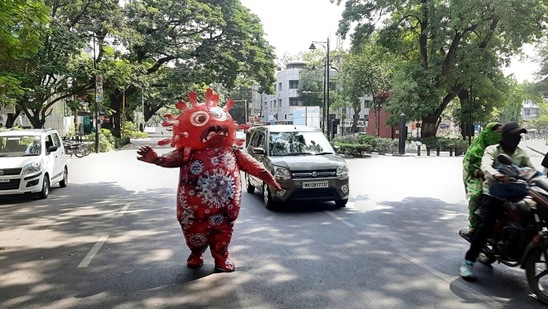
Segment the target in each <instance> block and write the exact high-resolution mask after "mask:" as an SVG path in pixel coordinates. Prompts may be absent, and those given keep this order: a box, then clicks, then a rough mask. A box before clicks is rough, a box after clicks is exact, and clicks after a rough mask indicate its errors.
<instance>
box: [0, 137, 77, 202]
mask: <svg viewBox="0 0 548 309" xmlns="http://www.w3.org/2000/svg"><path fill="white" fill-rule="evenodd" d="M55 184H59V185H60V186H61V187H66V186H67V184H68V167H67V159H66V156H65V148H64V147H63V142H62V141H61V138H60V137H59V133H57V131H55V130H53V129H31V130H10V131H4V132H0V195H12V194H26V193H32V194H37V195H38V197H39V198H46V197H48V195H49V189H50V187H51V186H52V185H55Z"/></svg>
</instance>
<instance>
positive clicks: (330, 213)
mask: <svg viewBox="0 0 548 309" xmlns="http://www.w3.org/2000/svg"><path fill="white" fill-rule="evenodd" d="M325 212H326V213H327V214H328V215H330V216H331V217H333V218H335V219H337V220H339V221H341V222H342V223H344V224H345V225H346V226H348V227H352V228H355V227H356V226H355V225H354V224H352V223H350V222H348V221H346V220H345V219H343V218H341V217H339V216H337V215H336V214H334V213H333V212H332V211H330V210H326V211H325Z"/></svg>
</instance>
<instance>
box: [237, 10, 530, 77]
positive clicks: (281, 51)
mask: <svg viewBox="0 0 548 309" xmlns="http://www.w3.org/2000/svg"><path fill="white" fill-rule="evenodd" d="M240 1H241V3H242V4H243V5H244V6H246V7H247V8H249V9H250V11H251V12H252V13H253V14H255V15H257V16H259V18H260V19H261V23H262V24H263V30H264V32H265V35H266V39H267V40H268V41H269V42H270V45H272V46H274V48H275V51H276V55H277V57H278V58H282V57H283V56H284V55H285V54H288V55H290V56H295V55H297V54H299V53H300V52H306V51H307V50H308V47H309V46H310V44H311V43H312V41H318V42H326V41H327V38H328V37H329V40H330V44H329V45H330V50H334V49H336V48H337V46H343V47H348V45H349V44H350V40H349V39H346V40H345V41H344V42H337V37H336V35H335V33H336V31H337V28H338V22H339V20H340V19H341V14H342V12H343V9H344V7H343V6H342V5H339V6H337V5H335V4H331V2H330V1H329V0H240ZM316 45H318V44H316ZM319 45H322V44H319ZM323 45H324V46H325V44H323ZM316 47H317V48H319V47H318V46H316ZM525 51H526V56H527V57H526V58H525V59H520V57H515V58H514V61H513V62H512V64H511V65H510V67H508V68H504V69H503V72H504V73H505V74H506V75H508V74H514V76H515V78H516V79H517V80H518V81H519V82H523V81H525V80H529V81H534V77H533V74H534V72H535V71H536V70H537V69H538V66H537V65H536V64H535V63H534V62H533V61H532V60H531V58H534V56H535V54H534V52H533V50H532V48H526V49H525Z"/></svg>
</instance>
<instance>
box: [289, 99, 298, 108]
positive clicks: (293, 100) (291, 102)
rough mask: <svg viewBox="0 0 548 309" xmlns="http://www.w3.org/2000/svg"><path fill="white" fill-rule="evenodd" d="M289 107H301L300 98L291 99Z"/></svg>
mask: <svg viewBox="0 0 548 309" xmlns="http://www.w3.org/2000/svg"><path fill="white" fill-rule="evenodd" d="M289 106H299V98H289Z"/></svg>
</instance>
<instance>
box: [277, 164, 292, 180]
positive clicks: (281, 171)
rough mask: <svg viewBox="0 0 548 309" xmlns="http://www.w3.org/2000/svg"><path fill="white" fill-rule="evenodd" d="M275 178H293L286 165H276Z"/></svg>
mask: <svg viewBox="0 0 548 309" xmlns="http://www.w3.org/2000/svg"><path fill="white" fill-rule="evenodd" d="M274 178H275V179H276V180H291V171H289V169H288V168H285V167H281V166H274Z"/></svg>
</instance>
